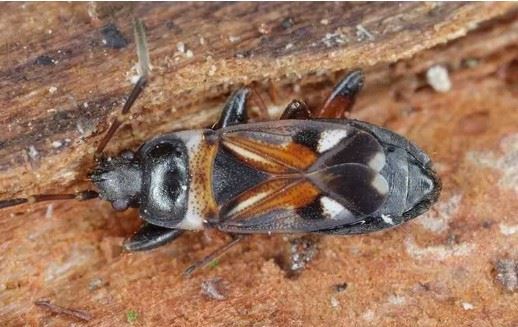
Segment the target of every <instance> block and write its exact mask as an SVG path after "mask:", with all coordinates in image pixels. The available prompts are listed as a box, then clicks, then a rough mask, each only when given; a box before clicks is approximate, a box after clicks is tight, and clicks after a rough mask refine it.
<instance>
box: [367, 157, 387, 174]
mask: <svg viewBox="0 0 518 327" xmlns="http://www.w3.org/2000/svg"><path fill="white" fill-rule="evenodd" d="M368 165H369V167H371V168H372V169H374V170H375V171H380V170H381V168H383V166H385V154H384V153H383V152H378V153H376V155H375V156H374V157H372V159H371V160H369V163H368Z"/></svg>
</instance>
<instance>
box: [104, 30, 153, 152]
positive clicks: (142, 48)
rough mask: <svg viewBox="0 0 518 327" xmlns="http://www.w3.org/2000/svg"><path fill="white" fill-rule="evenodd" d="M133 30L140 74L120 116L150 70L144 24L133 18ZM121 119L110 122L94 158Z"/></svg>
mask: <svg viewBox="0 0 518 327" xmlns="http://www.w3.org/2000/svg"><path fill="white" fill-rule="evenodd" d="M133 27H134V32H135V42H136V44H137V55H138V59H139V62H138V71H139V74H140V77H139V79H138V81H137V83H136V84H135V86H134V87H133V90H131V93H130V95H129V97H128V99H127V100H126V102H125V103H124V106H123V107H122V111H121V116H125V115H127V114H128V113H129V111H130V109H131V107H132V106H133V104H134V103H135V101H136V100H137V98H138V96H139V95H140V93H142V91H143V90H144V87H145V86H146V84H147V80H148V76H149V70H150V68H149V67H150V64H149V52H148V49H147V44H146V34H145V32H144V25H143V24H142V22H141V21H140V20H135V22H134V24H133ZM122 122H123V121H122V120H121V118H119V117H116V118H115V120H114V121H113V122H112V123H111V125H110V128H109V129H108V132H106V134H105V135H104V137H103V139H102V140H101V142H100V143H99V145H98V146H97V149H96V150H95V158H99V157H100V156H101V155H102V153H103V151H104V148H105V147H106V145H107V144H108V142H109V141H110V140H111V139H112V137H113V135H114V134H115V132H116V131H117V129H118V128H119V127H120V126H121V125H122Z"/></svg>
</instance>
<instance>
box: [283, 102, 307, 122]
mask: <svg viewBox="0 0 518 327" xmlns="http://www.w3.org/2000/svg"><path fill="white" fill-rule="evenodd" d="M310 118H311V111H310V110H309V108H308V105H307V104H306V103H305V102H304V101H299V100H293V101H291V102H290V103H289V104H288V106H287V107H286V109H284V112H283V113H282V115H281V118H280V120H284V119H301V120H305V119H310Z"/></svg>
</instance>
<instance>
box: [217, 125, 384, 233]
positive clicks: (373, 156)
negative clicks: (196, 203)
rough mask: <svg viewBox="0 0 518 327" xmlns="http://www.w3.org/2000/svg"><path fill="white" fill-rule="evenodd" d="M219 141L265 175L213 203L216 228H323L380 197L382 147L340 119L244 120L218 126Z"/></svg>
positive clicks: (371, 207)
mask: <svg viewBox="0 0 518 327" xmlns="http://www.w3.org/2000/svg"><path fill="white" fill-rule="evenodd" d="M220 140H221V146H222V148H223V149H224V150H225V151H228V153H229V154H231V155H232V156H234V157H235V158H236V159H238V160H239V161H240V162H244V163H246V165H248V166H249V167H252V168H253V169H256V170H258V171H261V172H264V173H265V174H266V175H265V178H264V180H262V181H261V183H260V184H259V185H256V186H252V187H250V188H248V189H247V190H245V191H243V192H240V193H239V194H238V195H236V196H235V197H233V198H232V199H228V201H225V203H221V209H220V214H219V218H220V223H219V224H218V227H219V228H220V229H222V230H224V231H228V232H236V233H247V232H249V233H251V232H311V231H317V230H322V229H330V228H335V227H338V226H343V225H345V224H353V223H355V222H359V221H361V220H362V219H364V218H365V217H366V216H367V215H369V214H371V213H373V212H374V211H376V210H377V209H378V208H379V207H380V206H381V205H382V204H383V203H384V201H385V199H386V196H387V192H388V185H387V182H386V180H385V179H384V177H383V176H382V175H381V174H380V173H379V172H380V171H381V169H382V168H383V166H384V165H385V155H384V151H383V148H382V146H381V145H380V143H379V142H378V140H377V139H376V138H375V137H373V136H372V135H370V134H369V133H366V132H363V131H361V130H359V129H356V128H351V127H350V126H348V125H344V124H337V123H326V122H319V121H304V122H301V121H279V122H274V123H265V124H251V125H248V126H247V129H246V130H245V129H239V127H236V128H231V129H226V130H225V131H223V133H222V135H221V138H220ZM241 178H247V177H246V176H241Z"/></svg>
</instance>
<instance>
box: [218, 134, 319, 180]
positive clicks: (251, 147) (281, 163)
mask: <svg viewBox="0 0 518 327" xmlns="http://www.w3.org/2000/svg"><path fill="white" fill-rule="evenodd" d="M222 145H223V146H224V147H225V148H227V149H228V150H229V151H231V152H232V153H233V154H234V155H235V156H237V157H238V158H239V159H240V160H242V161H243V162H246V163H247V164H248V165H250V166H252V167H254V168H256V169H259V170H261V171H266V172H268V173H272V174H285V173H294V172H300V171H305V170H306V169H307V168H309V167H310V166H311V165H312V164H313V163H314V162H315V161H316V159H317V155H316V154H315V152H314V151H313V150H311V149H310V148H308V147H306V146H304V145H302V144H298V143H295V142H293V141H291V139H290V140H288V141H285V142H282V143H275V142H266V141H262V140H260V139H256V138H251V137H247V135H246V134H244V133H232V134H228V135H224V136H223V139H222Z"/></svg>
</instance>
